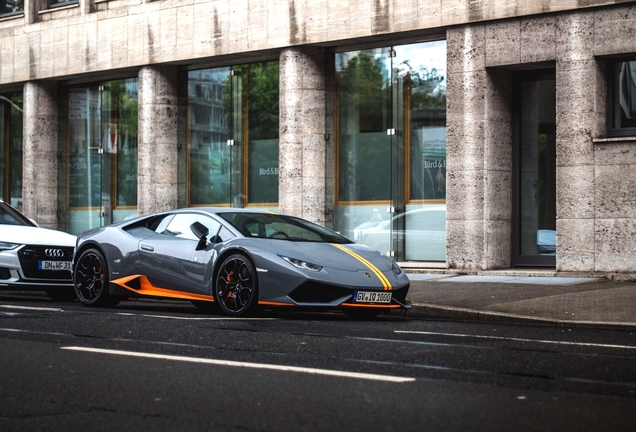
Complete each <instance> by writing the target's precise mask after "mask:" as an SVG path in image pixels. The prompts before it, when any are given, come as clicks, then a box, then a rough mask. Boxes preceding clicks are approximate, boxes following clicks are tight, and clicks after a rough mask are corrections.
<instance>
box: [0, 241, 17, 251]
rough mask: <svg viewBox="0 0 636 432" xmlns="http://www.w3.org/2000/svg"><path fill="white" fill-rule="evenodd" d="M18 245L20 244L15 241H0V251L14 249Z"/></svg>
mask: <svg viewBox="0 0 636 432" xmlns="http://www.w3.org/2000/svg"><path fill="white" fill-rule="evenodd" d="M18 246H20V245H19V244H15V243H7V242H3V241H0V251H3V250H11V249H15V248H17V247H18Z"/></svg>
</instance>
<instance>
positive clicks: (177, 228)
mask: <svg viewBox="0 0 636 432" xmlns="http://www.w3.org/2000/svg"><path fill="white" fill-rule="evenodd" d="M194 222H200V223H202V224H203V225H205V226H206V227H207V228H208V230H209V231H210V235H214V234H216V232H217V231H218V230H219V228H220V227H221V224H220V223H218V222H216V221H215V220H213V219H211V218H209V217H207V216H203V215H200V214H194V213H179V214H176V215H175V216H174V217H173V218H172V220H171V221H170V223H168V225H167V226H166V228H165V229H164V230H163V231H159V229H157V232H158V233H159V234H164V235H168V236H172V237H179V238H185V239H189V240H198V239H197V237H196V236H195V235H194V233H193V232H192V230H191V229H190V225H192V224H193V223H194Z"/></svg>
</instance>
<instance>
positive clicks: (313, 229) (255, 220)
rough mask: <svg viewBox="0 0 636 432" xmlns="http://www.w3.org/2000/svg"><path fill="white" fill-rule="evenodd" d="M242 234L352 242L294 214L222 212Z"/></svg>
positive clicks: (252, 236) (313, 240) (285, 238)
mask: <svg viewBox="0 0 636 432" xmlns="http://www.w3.org/2000/svg"><path fill="white" fill-rule="evenodd" d="M219 216H220V217H222V218H223V219H225V220H226V221H228V222H229V223H230V224H231V225H232V226H233V227H234V228H236V229H237V230H239V231H240V232H241V234H243V235H244V236H245V237H249V238H254V237H256V238H269V239H278V240H290V241H307V242H327V243H339V244H344V243H351V241H350V240H348V239H346V238H344V237H342V236H341V235H339V234H336V233H335V232H333V231H331V230H328V229H326V228H323V227H321V226H320V225H316V224H314V223H311V222H308V221H306V220H304V219H299V218H295V217H292V216H283V215H277V214H264V213H243V212H241V213H220V214H219Z"/></svg>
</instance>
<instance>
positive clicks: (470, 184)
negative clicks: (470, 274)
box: [446, 24, 512, 271]
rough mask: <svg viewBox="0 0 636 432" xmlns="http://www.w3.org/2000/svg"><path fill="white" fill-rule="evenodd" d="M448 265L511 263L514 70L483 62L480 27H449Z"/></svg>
mask: <svg viewBox="0 0 636 432" xmlns="http://www.w3.org/2000/svg"><path fill="white" fill-rule="evenodd" d="M447 62H448V65H447V95H448V99H447V100H448V102H447V135H446V140H447V142H446V161H447V170H446V177H447V183H446V186H447V189H446V211H447V213H446V230H447V231H446V263H447V266H448V268H451V269H461V270H468V271H475V270H489V269H497V268H507V267H509V266H510V257H511V253H510V252H511V248H510V245H511V238H510V232H511V229H510V226H511V215H512V200H511V189H512V180H511V172H512V156H511V155H512V151H511V149H512V133H511V118H512V116H511V109H510V105H511V90H512V75H511V73H510V72H508V71H505V70H499V69H487V68H486V30H485V27H484V26H483V25H480V24H478V25H471V26H465V27H462V28H456V29H452V30H449V31H448V32H447Z"/></svg>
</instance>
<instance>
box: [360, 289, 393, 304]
mask: <svg viewBox="0 0 636 432" xmlns="http://www.w3.org/2000/svg"><path fill="white" fill-rule="evenodd" d="M353 302H354V303H391V292H387V291H382V292H377V291H354V293H353Z"/></svg>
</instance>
